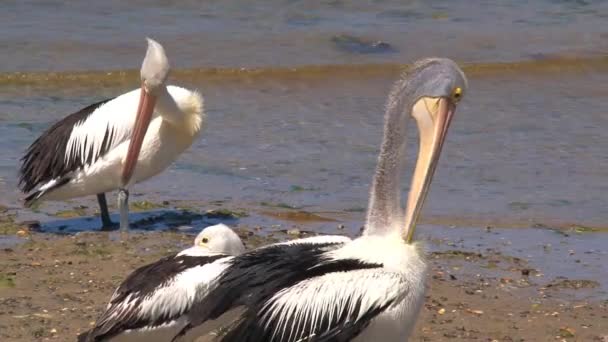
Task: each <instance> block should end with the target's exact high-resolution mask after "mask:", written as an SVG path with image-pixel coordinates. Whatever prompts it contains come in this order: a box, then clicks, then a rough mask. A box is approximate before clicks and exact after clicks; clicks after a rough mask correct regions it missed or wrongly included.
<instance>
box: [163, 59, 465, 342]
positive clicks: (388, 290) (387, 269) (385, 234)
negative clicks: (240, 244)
mask: <svg viewBox="0 0 608 342" xmlns="http://www.w3.org/2000/svg"><path fill="white" fill-rule="evenodd" d="M466 88H467V81H466V78H465V75H464V73H463V72H462V71H461V70H460V68H459V67H458V66H457V65H456V64H455V63H454V62H453V61H451V60H449V59H444V58H431V59H424V60H420V61H418V62H416V63H415V64H414V65H413V66H412V67H411V68H410V69H409V71H408V72H406V73H405V75H404V77H403V79H402V80H400V81H399V82H397V83H396V84H395V86H394V87H393V89H392V91H391V93H390V95H389V98H388V102H387V106H386V114H385V125H384V139H383V142H382V146H381V151H380V155H379V157H378V165H377V167H376V172H375V176H374V179H373V182H372V187H371V197H370V203H369V208H368V213H367V221H366V225H365V230H364V232H363V235H362V236H361V237H359V238H357V239H354V240H352V241H350V242H349V241H322V240H321V241H316V242H310V241H308V243H304V242H300V241H299V240H294V241H291V242H290V243H286V244H285V243H283V244H277V245H270V246H267V247H263V248H259V249H256V250H253V251H250V252H248V253H245V254H242V255H240V256H237V257H234V258H231V259H230V260H227V261H226V263H227V264H228V266H227V267H226V269H225V271H223V272H222V274H221V275H220V276H219V278H218V280H217V286H216V288H215V289H214V290H212V291H211V292H209V293H207V294H206V295H205V296H204V297H201V299H200V300H199V301H198V303H196V304H195V305H194V306H193V307H192V309H191V310H190V312H189V313H188V314H187V316H188V317H189V322H188V325H186V327H185V328H184V329H183V330H182V331H181V332H180V334H179V335H178V336H176V337H175V338H174V341H175V340H179V339H180V337H181V336H182V334H184V333H187V332H188V331H189V329H193V328H196V327H198V326H199V325H200V324H202V323H204V322H206V321H207V320H211V319H216V318H218V317H220V316H222V315H224V314H225V313H227V312H228V311H230V310H231V309H237V308H240V310H242V313H241V314H240V315H239V317H238V319H237V320H236V321H235V322H233V323H232V324H231V325H229V326H227V327H226V329H225V331H226V333H225V334H224V335H222V336H220V337H219V339H221V340H222V341H239V342H247V341H270V342H278V341H281V342H282V341H351V340H354V341H404V340H407V338H408V336H409V335H410V333H411V331H412V328H413V326H414V323H415V321H416V318H417V316H418V313H419V311H420V308H421V305H422V303H423V301H424V293H425V278H426V274H427V265H426V263H425V259H424V255H423V254H424V253H423V251H422V250H421V246H420V245H419V244H417V243H413V236H414V230H415V226H416V221H417V218H418V215H419V214H420V210H421V208H422V205H423V203H424V199H425V197H426V194H427V192H428V191H429V186H430V184H431V179H432V177H433V174H434V171H435V167H436V166H437V161H438V159H439V155H440V152H441V149H442V146H443V143H444V141H445V137H446V134H447V131H448V127H449V125H450V121H451V119H452V116H453V114H454V111H455V109H456V104H457V103H458V102H459V101H460V100H461V98H462V97H463V96H464V93H465V90H466ZM410 117H413V118H414V119H415V120H416V123H417V124H418V130H419V133H420V134H419V135H420V148H419V154H418V160H417V162H416V167H415V170H414V173H413V176H412V181H411V187H410V192H409V197H408V201H407V206H406V208H405V210H403V208H402V207H401V193H400V189H401V181H400V175H401V169H402V164H403V159H404V151H405V141H406V139H405V130H406V122H407V121H409V118H410Z"/></svg>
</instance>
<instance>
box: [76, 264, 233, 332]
mask: <svg viewBox="0 0 608 342" xmlns="http://www.w3.org/2000/svg"><path fill="white" fill-rule="evenodd" d="M225 257H226V255H223V254H216V255H209V256H188V255H179V256H178V255H177V254H174V255H171V256H168V257H165V258H162V259H160V260H158V261H156V262H153V263H151V264H148V265H145V266H142V267H140V268H138V269H136V270H135V271H133V272H132V273H131V274H130V275H129V276H128V277H127V278H126V279H125V280H124V281H123V282H122V284H120V286H119V287H118V289H116V291H115V292H114V294H113V295H112V299H110V307H109V308H108V309H107V310H106V311H105V312H104V313H103V314H102V315H101V317H100V318H99V319H98V320H97V322H98V325H96V326H95V327H94V328H93V329H91V331H90V332H89V333H88V336H87V339H86V341H101V340H104V339H107V338H109V337H112V336H115V335H117V334H119V333H120V332H122V331H125V330H130V329H131V330H132V329H138V328H142V327H153V326H156V325H160V324H163V323H166V322H168V321H171V320H173V319H175V318H177V317H169V316H168V315H164V316H159V317H157V318H156V319H155V320H150V319H145V318H143V317H141V315H140V314H139V313H140V311H139V310H140V305H141V303H142V302H143V301H144V300H145V299H146V298H147V297H149V296H151V295H152V294H153V292H154V291H155V290H156V289H158V288H160V287H163V286H164V285H165V284H166V283H168V282H169V281H171V280H172V279H173V278H174V277H175V276H176V275H178V274H179V273H181V272H183V271H185V270H187V269H190V268H193V267H196V266H202V265H206V264H209V263H212V262H214V261H216V260H218V259H221V258H225ZM130 295H133V296H135V297H136V298H137V299H136V300H135V302H134V303H133V304H132V305H130V306H129V310H128V311H124V312H121V313H120V314H119V317H112V316H114V315H115V314H116V312H117V310H118V309H120V305H121V303H122V302H123V301H124V300H126V299H127V297H129V296H130Z"/></svg>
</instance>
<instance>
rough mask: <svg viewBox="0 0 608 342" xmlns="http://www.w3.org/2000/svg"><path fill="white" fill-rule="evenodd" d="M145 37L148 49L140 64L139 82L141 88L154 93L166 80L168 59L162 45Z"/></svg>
mask: <svg viewBox="0 0 608 342" xmlns="http://www.w3.org/2000/svg"><path fill="white" fill-rule="evenodd" d="M146 39H147V41H148V50H147V51H146V57H144V61H143V62H142V64H141V71H140V76H141V83H142V88H144V89H145V90H146V91H147V92H149V93H155V92H156V91H157V90H158V89H159V88H160V87H162V86H164V85H165V82H166V81H167V77H168V76H169V69H170V68H169V59H168V58H167V55H166V54H165V48H163V46H162V45H160V44H159V43H158V42H157V41H155V40H153V39H150V38H146Z"/></svg>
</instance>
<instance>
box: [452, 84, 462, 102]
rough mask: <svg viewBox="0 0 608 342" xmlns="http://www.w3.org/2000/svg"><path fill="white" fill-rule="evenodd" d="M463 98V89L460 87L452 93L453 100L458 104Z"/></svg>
mask: <svg viewBox="0 0 608 342" xmlns="http://www.w3.org/2000/svg"><path fill="white" fill-rule="evenodd" d="M461 98H462V88H460V87H456V88H454V91H453V92H452V100H453V101H454V102H458V101H460V99H461Z"/></svg>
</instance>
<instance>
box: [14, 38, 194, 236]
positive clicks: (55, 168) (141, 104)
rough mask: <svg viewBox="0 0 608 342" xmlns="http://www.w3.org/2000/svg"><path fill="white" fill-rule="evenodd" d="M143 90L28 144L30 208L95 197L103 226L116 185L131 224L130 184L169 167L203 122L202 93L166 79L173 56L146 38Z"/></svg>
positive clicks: (82, 113) (22, 182)
mask: <svg viewBox="0 0 608 342" xmlns="http://www.w3.org/2000/svg"><path fill="white" fill-rule="evenodd" d="M147 41H148V49H147V52H146V56H145V58H144V60H143V63H142V67H141V88H140V89H135V90H132V91H130V92H128V93H125V94H122V95H120V96H118V97H115V98H113V99H107V100H103V101H100V102H97V103H94V104H92V105H90V106H87V107H85V108H83V109H81V110H79V111H78V112H76V113H73V114H71V115H68V116H67V117H65V118H64V119H62V120H61V121H59V122H57V123H56V124H54V125H53V126H51V128H49V129H48V130H47V131H46V132H44V133H43V134H42V135H41V136H40V137H39V138H38V139H36V141H34V143H32V145H31V146H30V147H29V148H28V149H27V151H26V153H25V155H24V157H23V158H22V159H21V160H22V165H21V168H20V178H19V186H20V188H21V190H22V191H23V192H24V193H26V194H27V193H29V195H27V197H26V198H25V205H26V206H28V207H29V206H31V205H32V204H34V203H35V202H38V201H42V200H66V199H70V198H75V197H81V196H87V195H92V194H96V195H97V200H98V202H99V207H100V209H101V210H100V211H101V215H100V216H101V221H102V227H103V228H110V227H112V226H113V225H114V224H113V223H112V221H111V220H110V215H109V213H108V207H107V202H106V197H105V193H106V192H108V191H112V190H115V189H119V194H118V197H119V207H120V213H121V220H120V221H121V222H120V225H121V228H122V229H126V228H127V226H128V219H127V214H128V203H127V201H128V197H129V192H128V188H129V186H131V185H132V184H134V183H137V182H141V181H143V180H146V179H148V178H150V177H152V176H155V175H157V174H159V173H160V172H162V171H163V170H164V169H166V168H167V167H168V166H169V165H171V163H173V161H175V159H177V157H178V156H179V155H180V154H181V153H182V152H184V151H185V150H186V149H187V148H188V147H189V146H190V145H192V143H193V142H194V140H195V139H196V138H197V137H198V135H199V133H200V131H201V129H202V128H203V125H204V121H205V114H204V111H203V98H202V96H201V95H200V94H199V93H198V92H197V91H191V90H188V89H185V88H181V87H177V86H172V85H169V86H167V85H166V84H165V83H166V81H167V77H168V75H169V60H168V59H167V56H166V54H165V50H164V48H163V47H162V45H160V44H159V43H158V42H156V41H154V40H152V39H149V38H148V39H147Z"/></svg>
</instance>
